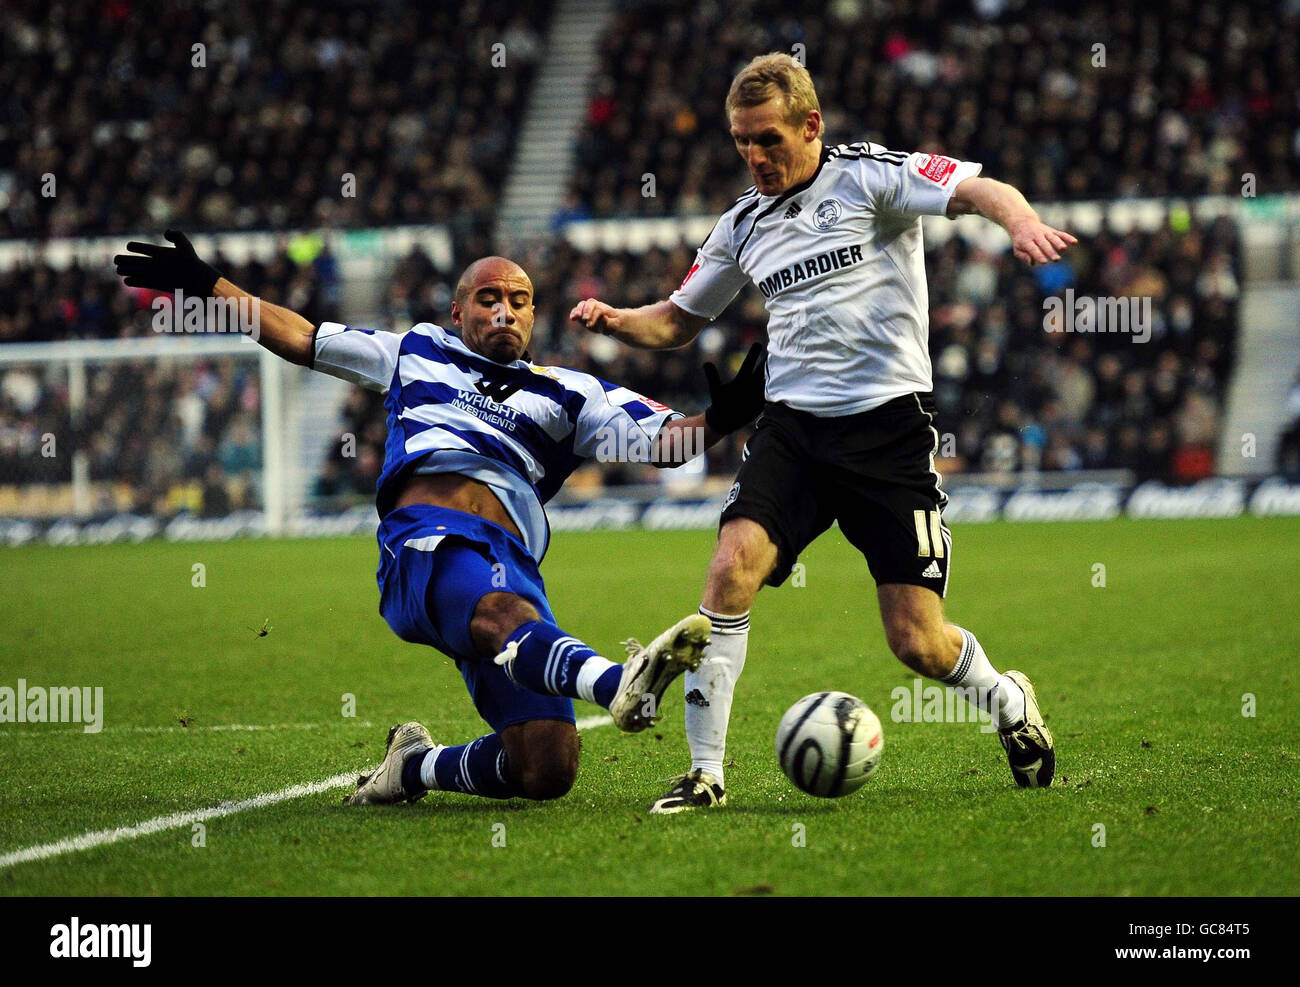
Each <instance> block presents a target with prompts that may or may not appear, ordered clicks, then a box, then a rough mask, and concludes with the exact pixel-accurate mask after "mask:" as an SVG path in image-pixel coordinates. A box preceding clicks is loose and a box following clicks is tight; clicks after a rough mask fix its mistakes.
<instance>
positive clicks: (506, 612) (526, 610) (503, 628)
mask: <svg viewBox="0 0 1300 987" xmlns="http://www.w3.org/2000/svg"><path fill="white" fill-rule="evenodd" d="M540 619H541V615H540V614H539V613H538V612H537V608H536V607H534V606H533V605H532V604H531V603H529V602H528V601H527V600H525V599H524V598H523V597H521V596H516V595H515V594H514V593H488V594H487V595H486V596H484V597H483V598H482V599H480V600H479V601H478V605H477V606H475V607H474V615H473V616H472V617H471V618H470V622H469V633H470V636H471V638H473V640H474V643H475V644H476V645H477V646H478V648H479V650H480V651H481V652H482V653H483V654H491V655H495V654H498V653H500V651H501V649H502V648H504V647H505V642H506V638H508V637H509V636H510V635H511V634H512V633H514V631H515V629H516V628H518V627H519V625H520V624H527V623H529V622H530V621H534V620H540Z"/></svg>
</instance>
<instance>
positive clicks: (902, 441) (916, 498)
mask: <svg viewBox="0 0 1300 987" xmlns="http://www.w3.org/2000/svg"><path fill="white" fill-rule="evenodd" d="M938 444H939V434H938V432H937V431H936V430H935V428H934V415H933V403H932V399H931V396H930V395H929V394H908V395H905V396H903V397H900V398H895V399H894V400H892V401H889V402H887V403H885V404H883V405H881V406H880V407H879V408H873V409H872V410H870V411H864V412H862V413H860V414H857V415H846V416H844V417H842V418H821V417H818V416H817V415H813V414H809V413H808V412H805V411H795V410H794V409H793V408H788V407H786V406H785V405H782V404H768V406H767V407H766V408H765V409H764V410H763V414H762V415H761V416H760V417H759V419H758V425H757V427H756V428H755V430H754V434H753V435H752V436H751V437H750V439H749V442H747V443H746V444H745V460H744V462H743V463H742V464H741V467H740V472H739V473H738V474H737V476H736V482H735V484H734V485H733V486H732V488H731V492H730V493H728V494H727V500H726V503H724V504H723V508H722V519H721V523H722V524H726V523H727V522H728V521H731V520H733V519H735V518H741V517H743V518H749V519H750V520H751V521H754V522H756V523H758V524H760V525H762V526H763V528H764V529H765V530H766V531H767V533H768V536H769V537H770V538H771V539H772V542H773V543H774V544H775V545H776V548H777V561H776V568H775V569H774V570H773V571H772V574H771V575H770V576H769V577H768V579H767V582H768V583H769V584H770V585H772V586H780V585H781V584H782V583H783V582H785V580H786V579H787V578H788V577H789V575H790V571H791V569H792V568H793V566H794V564H795V562H796V561H797V560H798V558H799V553H800V552H802V551H803V550H804V549H805V548H806V547H807V546H808V545H809V544H810V543H811V542H812V541H813V539H814V538H816V537H817V536H818V535H820V534H821V533H822V532H823V531H825V530H826V529H827V528H829V527H830V526H831V522H832V521H838V522H839V525H840V531H842V532H843V533H844V537H845V538H847V539H848V540H849V542H850V543H851V544H852V545H853V546H854V547H855V548H857V549H858V550H859V551H861V552H862V554H863V555H864V556H866V559H867V566H868V567H869V568H870V569H871V575H872V577H873V578H874V579H875V581H876V585H880V584H882V583H907V584H910V585H914V586H926V587H928V588H930V589H932V590H934V591H935V592H936V593H938V594H939V595H940V596H943V595H944V593H945V592H946V591H947V588H948V557H949V555H950V554H951V550H952V536H951V534H949V532H948V528H947V527H946V526H945V525H944V523H943V518H942V511H943V507H944V504H945V503H947V499H948V498H947V496H946V495H945V494H944V493H943V491H942V490H941V489H940V486H939V482H940V480H939V474H938V473H937V472H935V469H934V456H935V453H936V452H937V451H938Z"/></svg>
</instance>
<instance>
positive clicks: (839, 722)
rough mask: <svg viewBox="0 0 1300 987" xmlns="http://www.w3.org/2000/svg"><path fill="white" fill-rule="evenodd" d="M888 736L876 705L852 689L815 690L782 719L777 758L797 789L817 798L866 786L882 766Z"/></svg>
mask: <svg viewBox="0 0 1300 987" xmlns="http://www.w3.org/2000/svg"><path fill="white" fill-rule="evenodd" d="M884 748H885V737H884V734H883V733H882V732H881V729H880V718H879V717H878V716H876V714H875V713H873V712H872V711H871V707H870V706H868V705H867V704H866V703H864V702H863V701H862V700H861V699H858V698H857V697H856V696H850V695H849V694H848V693H847V692H814V693H813V694H812V695H811V696H804V697H803V698H802V699H800V700H799V701H798V702H797V703H795V704H794V705H793V706H791V707H790V708H789V709H788V710H786V712H785V716H783V717H781V725H780V726H779V727H777V728H776V757H777V760H778V761H780V763H781V770H782V771H784V772H785V776H786V777H787V778H789V779H790V780H791V781H792V782H794V784H795V787H796V788H799V789H800V790H802V791H805V792H807V793H808V794H809V795H816V796H817V797H818V798H827V799H833V798H839V797H840V796H841V795H848V794H849V793H850V792H856V791H857V790H858V789H859V788H861V787H862V786H863V785H864V784H866V781H867V779H868V778H870V777H871V776H872V775H873V774H874V773H875V770H876V768H877V767H879V766H880V754H881V752H882V751H883V750H884Z"/></svg>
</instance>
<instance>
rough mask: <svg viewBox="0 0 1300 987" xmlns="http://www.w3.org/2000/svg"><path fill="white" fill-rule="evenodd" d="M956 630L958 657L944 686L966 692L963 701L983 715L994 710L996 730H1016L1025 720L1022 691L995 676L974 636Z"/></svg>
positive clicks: (1003, 676) (1009, 680)
mask: <svg viewBox="0 0 1300 987" xmlns="http://www.w3.org/2000/svg"><path fill="white" fill-rule="evenodd" d="M957 630H959V631H961V654H959V655H958V656H957V664H956V665H954V666H953V669H952V671H951V672H949V673H948V674H947V675H946V676H945V677H944V678H943V680H942V681H943V683H944V684H945V685H948V686H951V687H952V688H953V689H961V690H968V691H966V693H965V695H966V698H967V699H968V700H970V701H971V702H973V703H975V705H977V706H978V707H979V708H980V709H982V710H984V712H986V713H987V712H989V711H990V710H992V709H993V707H994V706H996V707H997V711H998V727H999V728H1003V727H1010V726H1015V725H1016V724H1017V723H1019V722H1020V721H1021V720H1023V719H1024V718H1025V694H1024V692H1023V690H1021V688H1020V686H1018V685H1016V684H1015V682H1013V681H1011V679H1009V678H1007V677H1006V676H1005V675H999V674H998V672H997V669H995V668H994V667H993V666H992V665H991V664H990V663H989V656H988V655H986V654H985V653H984V649H983V648H982V647H980V643H979V641H977V640H975V635H974V634H972V633H971V632H970V631H968V630H966V629H965V628H964V627H958V628H957Z"/></svg>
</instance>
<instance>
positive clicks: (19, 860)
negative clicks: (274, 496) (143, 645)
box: [0, 713, 614, 870]
mask: <svg viewBox="0 0 1300 987" xmlns="http://www.w3.org/2000/svg"><path fill="white" fill-rule="evenodd" d="M613 722H614V721H613V720H611V719H610V718H609V717H608V716H606V715H604V714H603V713H602V714H599V715H597V716H584V717H583V718H582V719H580V720H578V723H577V726H578V729H579V730H593V729H595V728H596V727H603V726H605V725H607V724H612V723H613ZM283 725H284V724H281V726H283ZM304 725H306V724H304ZM290 726H292V724H290ZM182 729H184V728H182ZM209 729H217V728H215V727H213V728H209ZM357 773H358V772H356V771H347V772H344V773H343V774H338V775H334V776H333V777H332V778H325V779H324V780H322V781H313V782H307V783H306V784H302V785H290V786H289V787H288V788H282V789H280V790H279V791H278V792H263V793H262V794H261V795H254V796H253V797H252V798H246V799H243V800H242V801H239V802H222V803H221V804H220V805H214V806H212V807H211V808H207V809H194V810H191V811H190V812H173V813H171V814H170V815H166V816H155V817H154V818H153V819H147V820H145V821H144V822H142V823H136V824H135V825H134V826H119V827H117V828H116V829H99V830H95V831H93V832H90V833H82V834H81V835H80V836H73V837H70V838H68V839H65V840H56V841H55V842H53V843H42V844H39V845H38V846H29V847H25V848H24V849H22V850H14V851H12V852H11V853H6V854H4V855H3V856H0V870H3V869H5V868H6V867H12V866H13V865H14V864H25V863H30V862H31V861H33V860H48V859H49V858H50V857H58V856H61V855H62V854H65V853H77V852H79V851H81V850H93V849H94V848H95V847H98V846H106V845H108V844H111V843H121V842H122V841H124V840H134V839H137V838H139V837H141V836H152V835H153V834H154V833H161V832H163V831H164V830H168V829H183V828H184V827H186V826H193V825H194V824H195V823H200V822H207V821H208V820H209V819H221V818H223V817H224V816H233V815H234V814H235V813H237V812H247V811H248V810H249V809H263V808H265V807H266V806H268V805H276V804H277V803H280V802H288V801H290V800H291V799H299V798H305V797H307V796H308V795H319V794H321V793H322V792H328V791H329V790H330V789H333V788H343V787H345V786H347V785H354V784H356V780H357Z"/></svg>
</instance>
